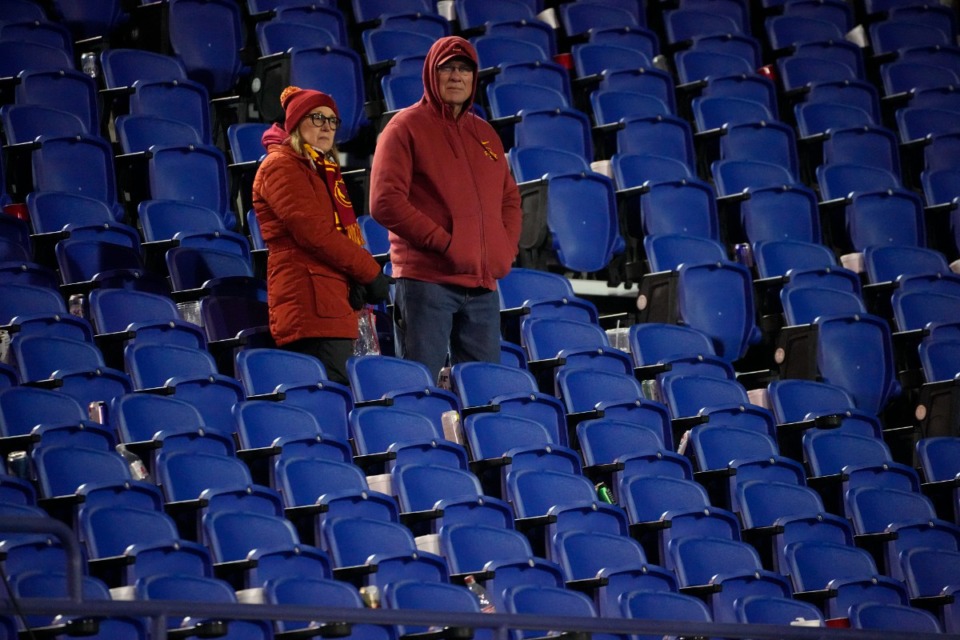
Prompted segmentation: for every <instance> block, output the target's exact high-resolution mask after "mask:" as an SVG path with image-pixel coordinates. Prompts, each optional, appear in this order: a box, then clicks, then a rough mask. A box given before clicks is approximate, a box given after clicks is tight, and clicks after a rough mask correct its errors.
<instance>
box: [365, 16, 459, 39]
mask: <svg viewBox="0 0 960 640" xmlns="http://www.w3.org/2000/svg"><path fill="white" fill-rule="evenodd" d="M379 27H386V28H388V29H401V30H405V31H413V32H415V33H422V34H424V35H428V36H430V37H432V38H433V39H434V40H437V39H439V38H443V37H445V36H449V35H450V31H451V30H450V21H449V20H447V19H446V18H444V17H443V16H441V15H438V14H436V13H424V12H422V11H415V12H410V13H404V12H397V13H390V14H384V15H383V16H381V17H380V24H379Z"/></svg>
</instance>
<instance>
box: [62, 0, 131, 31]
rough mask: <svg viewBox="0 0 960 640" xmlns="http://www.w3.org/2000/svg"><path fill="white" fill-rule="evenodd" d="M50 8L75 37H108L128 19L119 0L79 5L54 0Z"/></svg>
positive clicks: (104, 0)
mask: <svg viewBox="0 0 960 640" xmlns="http://www.w3.org/2000/svg"><path fill="white" fill-rule="evenodd" d="M52 8H53V15H54V16H55V17H56V18H57V19H58V20H59V21H60V22H62V23H63V24H64V25H65V26H66V27H68V28H69V29H70V30H71V32H72V33H73V34H74V35H75V37H76V38H77V39H87V38H96V37H104V38H105V37H108V36H110V35H111V34H112V33H113V31H114V30H115V29H117V28H118V27H120V26H121V25H123V24H124V23H125V22H126V21H127V19H128V15H127V13H126V11H125V10H124V7H123V6H122V3H121V2H119V0H99V1H98V2H92V3H83V4H81V5H77V4H75V3H73V2H69V1H68V0H55V2H53V3H52Z"/></svg>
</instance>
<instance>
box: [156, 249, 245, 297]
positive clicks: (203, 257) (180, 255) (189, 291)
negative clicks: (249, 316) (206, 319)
mask: <svg viewBox="0 0 960 640" xmlns="http://www.w3.org/2000/svg"><path fill="white" fill-rule="evenodd" d="M164 259H165V262H166V265H167V272H168V273H169V275H170V281H171V285H172V287H173V290H174V291H175V292H178V293H177V294H176V296H175V297H177V298H178V299H179V300H183V301H190V300H197V299H199V297H200V296H201V295H204V294H209V293H214V292H220V291H223V292H229V291H240V292H244V293H247V294H249V295H251V296H253V297H258V296H259V295H260V292H261V291H262V289H264V284H263V281H262V280H260V279H259V278H256V277H255V276H254V275H253V265H252V264H251V262H250V259H249V258H248V257H244V256H242V255H240V254H238V253H235V252H233V251H230V252H227V251H220V250H216V249H208V248H204V247H199V246H189V245H182V246H177V247H172V248H170V249H168V250H167V252H166V254H165V256H164Z"/></svg>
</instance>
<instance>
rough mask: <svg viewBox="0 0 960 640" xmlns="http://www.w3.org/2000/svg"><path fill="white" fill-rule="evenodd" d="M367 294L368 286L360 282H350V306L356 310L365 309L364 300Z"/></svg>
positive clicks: (348, 299)
mask: <svg viewBox="0 0 960 640" xmlns="http://www.w3.org/2000/svg"><path fill="white" fill-rule="evenodd" d="M366 295H367V288H366V287H365V286H363V285H362V284H360V283H359V282H351V283H350V293H348V294H347V301H348V302H349V303H350V308H351V309H353V310H354V311H360V309H363V300H364V298H365V297H366Z"/></svg>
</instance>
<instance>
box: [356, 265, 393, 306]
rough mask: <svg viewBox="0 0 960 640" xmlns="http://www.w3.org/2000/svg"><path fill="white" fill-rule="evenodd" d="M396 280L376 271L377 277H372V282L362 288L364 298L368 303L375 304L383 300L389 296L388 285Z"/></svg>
mask: <svg viewBox="0 0 960 640" xmlns="http://www.w3.org/2000/svg"><path fill="white" fill-rule="evenodd" d="M394 282H396V280H394V279H393V278H391V277H390V276H388V275H386V274H384V273H378V274H377V277H376V278H374V279H373V282H371V283H370V284H368V285H366V287H364V289H365V290H366V296H365V297H364V300H365V301H366V302H367V303H368V304H377V303H380V302H383V301H384V300H387V299H389V298H390V285H392V284H393V283H394Z"/></svg>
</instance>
